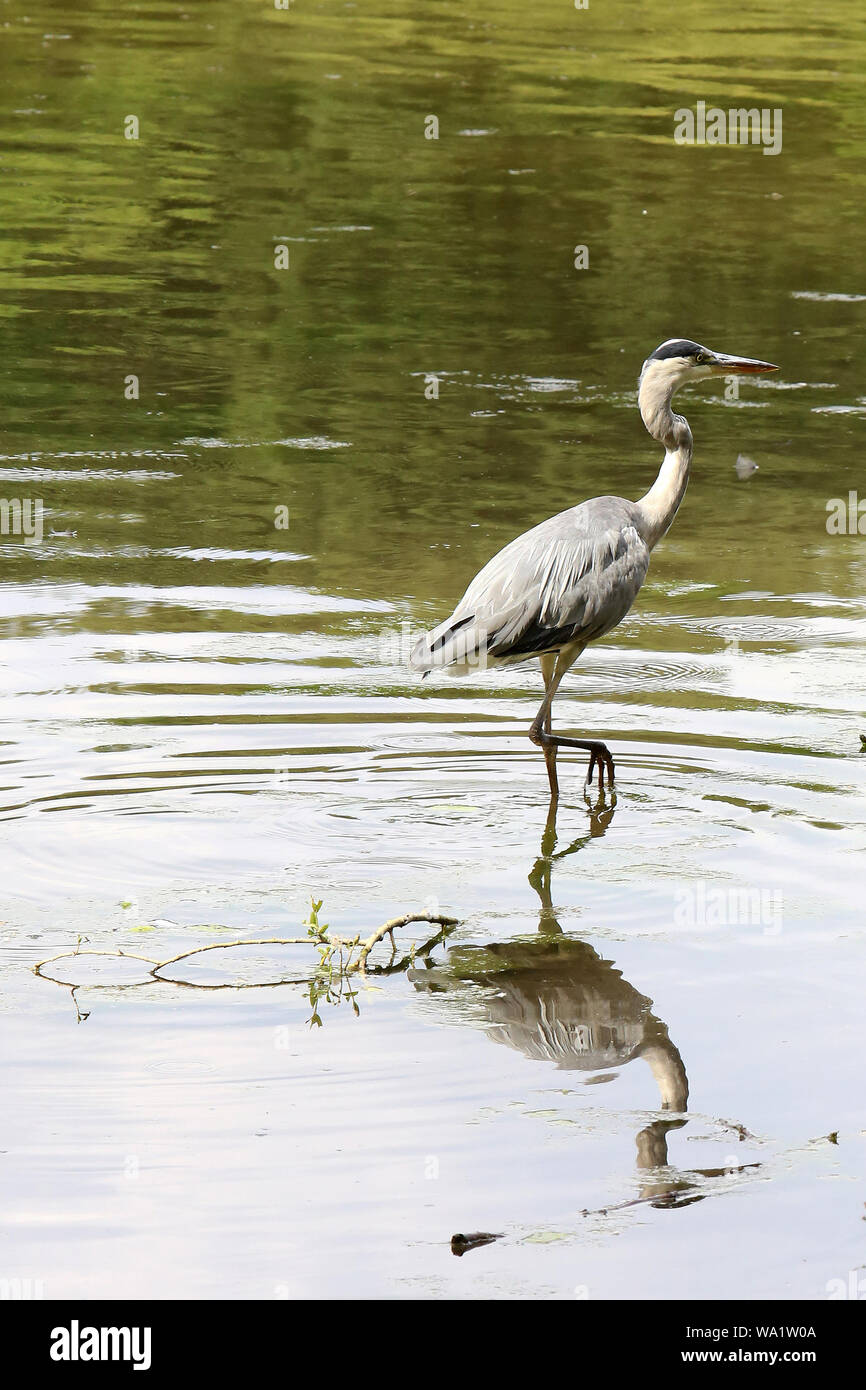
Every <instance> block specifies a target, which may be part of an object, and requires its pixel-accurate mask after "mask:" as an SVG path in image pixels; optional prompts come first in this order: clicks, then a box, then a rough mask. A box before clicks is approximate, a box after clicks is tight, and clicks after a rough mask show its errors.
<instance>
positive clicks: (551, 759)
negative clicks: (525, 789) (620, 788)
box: [530, 652, 559, 807]
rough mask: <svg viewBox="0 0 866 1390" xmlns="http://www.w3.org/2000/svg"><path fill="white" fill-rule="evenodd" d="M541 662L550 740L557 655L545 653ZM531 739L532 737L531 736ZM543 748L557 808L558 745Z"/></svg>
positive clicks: (551, 799)
mask: <svg viewBox="0 0 866 1390" xmlns="http://www.w3.org/2000/svg"><path fill="white" fill-rule="evenodd" d="M539 660H540V662H541V674H542V676H543V677H544V699H545V702H546V703H547V713H546V714H545V716H544V725H543V733H544V734H545V735H547V737H548V739H549V738H550V736H551V730H552V728H553V718H552V711H551V706H552V704H553V695H554V694H555V692H556V686H553V691H552V692H551V685H552V683H553V678H554V671H555V669H556V653H555V652H545V654H544V656H542V657H540V658H539ZM558 684H559V681H557V682H556V685H558ZM548 696H549V699H548ZM530 737H532V735H531V734H530ZM541 746H542V751H543V752H544V761H545V764H546V766H547V780H548V781H549V783H550V804H551V807H555V806H556V803H557V802H558V800H559V778H558V777H557V775H556V744H555V743H553V742H548V743H542V745H541Z"/></svg>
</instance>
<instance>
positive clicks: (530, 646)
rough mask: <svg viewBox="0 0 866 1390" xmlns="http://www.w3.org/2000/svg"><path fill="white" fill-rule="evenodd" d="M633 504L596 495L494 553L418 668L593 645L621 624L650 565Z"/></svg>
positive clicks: (417, 659)
mask: <svg viewBox="0 0 866 1390" xmlns="http://www.w3.org/2000/svg"><path fill="white" fill-rule="evenodd" d="M638 520H639V517H638V515H637V512H636V507H635V504H634V503H633V502H628V501H626V500H625V499H624V498H619V497H596V498H593V499H592V500H591V501H589V502H582V503H581V504H580V506H578V507H572V508H570V509H569V510H568V511H566V512H560V513H559V514H558V515H557V516H553V517H550V518H549V519H548V520H547V521H543V522H542V523H541V524H540V525H539V526H535V527H533V529H532V530H531V531H526V532H525V533H524V534H523V535H522V536H518V537H517V538H516V540H513V541H511V542H510V543H509V544H508V545H506V546H505V547H504V549H502V550H500V551H499V552H498V554H496V555H494V556H493V558H492V559H491V560H489V561H488V563H487V564H486V565H485V566H484V568H483V569H482V570H480V571H479V573H478V574H477V575H476V576H475V578H474V579H473V580H472V583H471V584H470V585H469V587H468V589H467V590H466V593H465V594H464V595H463V597H462V599H461V600H460V602H459V603H458V605H457V607H456V608H455V610H454V612H453V613H452V615H451V617H450V618H447V619H446V620H445V622H444V623H440V625H439V626H438V627H437V628H434V629H433V631H432V632H430V633H427V634H426V635H425V636H424V637H422V638H420V639H419V641H418V642H417V643H416V645H415V648H414V650H413V652H412V656H411V658H410V664H411V665H412V666H413V667H414V668H415V669H416V670H422V671H429V670H431V669H433V668H434V667H439V666H457V667H462V668H465V669H470V668H471V667H472V666H473V665H474V666H477V665H478V664H480V663H481V661H482V658H488V659H490V660H492V661H495V662H501V661H520V660H525V659H526V658H527V657H529V656H536V655H540V654H541V653H542V652H546V651H557V650H559V649H560V648H561V647H563V646H566V645H568V644H569V643H572V642H581V643H585V642H591V641H594V640H595V639H597V638H598V637H601V636H603V635H604V634H605V633H606V632H609V631H610V630H611V628H613V627H615V626H616V625H617V623H619V622H621V621H622V619H623V618H624V617H625V615H626V613H627V612H628V610H629V609H630V608H631V605H632V603H633V602H634V599H635V596H636V594H637V593H638V590H639V589H640V587H641V585H642V584H643V582H644V579H645V578H646V574H647V570H648V568H649V558H650V553H649V549H648V547H647V545H646V543H645V542H644V540H643V538H642V536H641V534H640V531H639V530H638V527H637V525H636V523H637V521H638Z"/></svg>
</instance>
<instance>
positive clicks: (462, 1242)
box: [451, 1231, 502, 1255]
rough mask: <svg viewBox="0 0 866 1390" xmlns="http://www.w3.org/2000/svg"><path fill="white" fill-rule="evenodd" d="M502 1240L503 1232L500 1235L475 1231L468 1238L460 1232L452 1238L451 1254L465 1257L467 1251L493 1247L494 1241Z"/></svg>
mask: <svg viewBox="0 0 866 1390" xmlns="http://www.w3.org/2000/svg"><path fill="white" fill-rule="evenodd" d="M501 1239H502V1232H501V1231H500V1232H499V1233H498V1234H496V1233H494V1232H493V1231H473V1232H472V1234H471V1235H468V1236H464V1235H463V1234H462V1233H461V1232H459V1231H458V1233H457V1235H456V1236H452V1237H451V1254H452V1255H465V1254H466V1251H467V1250H477V1249H478V1248H479V1246H481V1245H492V1243H493V1241H494V1240H501Z"/></svg>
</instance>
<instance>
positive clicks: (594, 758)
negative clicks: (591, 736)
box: [583, 742, 614, 794]
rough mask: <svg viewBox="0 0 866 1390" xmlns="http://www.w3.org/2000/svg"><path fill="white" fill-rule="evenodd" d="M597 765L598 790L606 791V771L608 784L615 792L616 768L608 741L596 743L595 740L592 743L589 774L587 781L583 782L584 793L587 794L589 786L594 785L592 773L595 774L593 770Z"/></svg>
mask: <svg viewBox="0 0 866 1390" xmlns="http://www.w3.org/2000/svg"><path fill="white" fill-rule="evenodd" d="M596 767H597V768H598V790H599V792H601V793H604V774H605V771H606V772H607V781H608V786H609V787H610V790H611V791H612V792H613V790H614V779H613V772H614V768H613V758H612V757H611V752H610V749H609V748H608V746H607V744H606V743H595V742H593V743H592V744H591V746H590V750H589V770H588V771H587V774H586V781H585V782H584V784H583V790H584V794H586V791H587V789H588V788H589V787H591V786H592V774H593V772H594V770H595V768H596Z"/></svg>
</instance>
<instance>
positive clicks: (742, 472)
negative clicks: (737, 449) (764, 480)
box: [734, 454, 758, 481]
mask: <svg viewBox="0 0 866 1390" xmlns="http://www.w3.org/2000/svg"><path fill="white" fill-rule="evenodd" d="M734 467H735V468H736V470H737V477H738V478H740V479H742V480H743V481H744V480H745V479H746V478H751V476H752V474H753V473H757V471H758V465H757V464H756V463H755V460H754V459H750V458H749V456H748V454H737V461H736V463H735V464H734Z"/></svg>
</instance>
